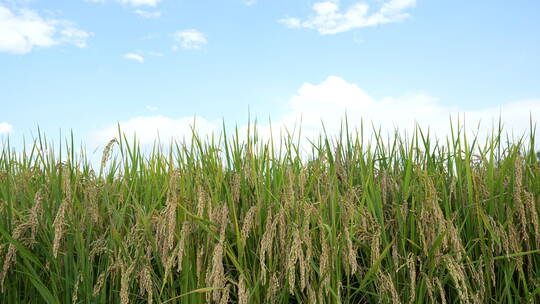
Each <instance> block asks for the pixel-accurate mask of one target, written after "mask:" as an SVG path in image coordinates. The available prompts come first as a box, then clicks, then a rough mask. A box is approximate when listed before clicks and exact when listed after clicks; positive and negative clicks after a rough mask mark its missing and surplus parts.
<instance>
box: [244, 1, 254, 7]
mask: <svg viewBox="0 0 540 304" xmlns="http://www.w3.org/2000/svg"><path fill="white" fill-rule="evenodd" d="M255 4H257V0H246V1H244V5H245V6H253V5H255Z"/></svg>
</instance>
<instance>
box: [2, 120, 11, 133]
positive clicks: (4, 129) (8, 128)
mask: <svg viewBox="0 0 540 304" xmlns="http://www.w3.org/2000/svg"><path fill="white" fill-rule="evenodd" d="M11 132H13V126H12V125H10V124H9V123H7V122H0V135H2V134H9V133H11Z"/></svg>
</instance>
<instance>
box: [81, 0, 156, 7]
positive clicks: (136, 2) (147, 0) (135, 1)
mask: <svg viewBox="0 0 540 304" xmlns="http://www.w3.org/2000/svg"><path fill="white" fill-rule="evenodd" d="M86 1H88V2H95V3H103V2H105V1H106V0H86ZM115 1H116V2H120V3H123V4H128V5H131V6H151V7H154V6H156V5H157V4H158V3H159V2H161V0H115Z"/></svg>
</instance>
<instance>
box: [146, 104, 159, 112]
mask: <svg viewBox="0 0 540 304" xmlns="http://www.w3.org/2000/svg"><path fill="white" fill-rule="evenodd" d="M146 109H147V110H148V111H157V110H158V109H159V108H158V107H156V106H151V105H148V106H146Z"/></svg>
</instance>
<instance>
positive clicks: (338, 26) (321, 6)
mask: <svg viewBox="0 0 540 304" xmlns="http://www.w3.org/2000/svg"><path fill="white" fill-rule="evenodd" d="M415 5H416V0H390V1H387V2H384V3H383V4H382V5H381V7H380V8H379V9H378V10H377V11H375V12H374V13H371V14H370V6H369V4H367V3H366V2H357V3H355V4H353V5H352V6H350V7H349V8H348V9H347V10H345V11H343V12H342V11H341V9H340V2H339V0H328V1H323V2H317V3H315V4H314V5H313V6H312V10H313V12H314V14H313V15H311V16H309V17H308V18H307V19H305V20H302V19H300V18H293V17H287V18H283V19H280V20H278V21H279V22H280V23H282V24H285V25H286V26H288V27H290V28H306V29H313V30H316V31H318V32H319V33H320V34H323V35H329V34H338V33H342V32H346V31H349V30H352V29H356V28H362V27H372V26H377V25H381V24H386V23H392V22H398V21H401V20H403V19H405V18H407V17H409V14H408V13H407V12H406V11H407V10H408V9H410V8H412V7H414V6H415Z"/></svg>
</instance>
